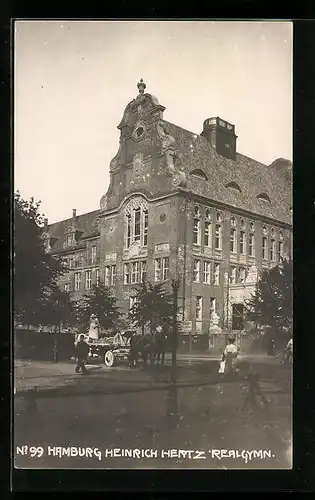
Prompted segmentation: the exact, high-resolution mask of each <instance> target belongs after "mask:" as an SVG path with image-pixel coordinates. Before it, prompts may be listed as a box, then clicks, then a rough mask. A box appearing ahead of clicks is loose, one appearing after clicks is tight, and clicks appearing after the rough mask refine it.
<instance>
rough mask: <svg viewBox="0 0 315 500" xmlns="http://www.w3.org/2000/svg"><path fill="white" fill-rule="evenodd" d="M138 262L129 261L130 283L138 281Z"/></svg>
mask: <svg viewBox="0 0 315 500" xmlns="http://www.w3.org/2000/svg"><path fill="white" fill-rule="evenodd" d="M139 278H140V274H139V262H138V261H137V262H132V263H131V283H139Z"/></svg>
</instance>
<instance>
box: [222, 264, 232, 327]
mask: <svg viewBox="0 0 315 500" xmlns="http://www.w3.org/2000/svg"><path fill="white" fill-rule="evenodd" d="M224 280H225V282H226V330H227V331H228V329H229V300H230V297H229V296H230V282H229V272H228V271H226V272H225V273H224ZM223 300H224V299H223Z"/></svg>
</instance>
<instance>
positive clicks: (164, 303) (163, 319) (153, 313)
mask: <svg viewBox="0 0 315 500" xmlns="http://www.w3.org/2000/svg"><path fill="white" fill-rule="evenodd" d="M135 291H136V296H135V303H134V305H133V306H132V308H131V310H130V313H129V319H130V320H131V321H132V322H133V324H134V325H135V326H136V327H139V328H142V330H144V327H145V326H149V327H150V332H151V333H152V332H153V331H154V330H155V328H156V327H157V326H158V325H171V323H172V319H173V315H174V305H173V296H172V295H171V294H170V293H168V292H167V291H165V290H164V289H163V283H158V284H155V285H152V284H151V283H149V282H147V281H145V280H144V281H143V282H142V283H141V285H139V286H138V287H137V288H135Z"/></svg>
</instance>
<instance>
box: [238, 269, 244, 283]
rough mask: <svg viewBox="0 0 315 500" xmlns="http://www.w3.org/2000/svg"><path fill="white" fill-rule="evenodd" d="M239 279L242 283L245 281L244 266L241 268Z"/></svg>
mask: <svg viewBox="0 0 315 500" xmlns="http://www.w3.org/2000/svg"><path fill="white" fill-rule="evenodd" d="M239 281H240V283H245V268H244V267H240V268H239Z"/></svg>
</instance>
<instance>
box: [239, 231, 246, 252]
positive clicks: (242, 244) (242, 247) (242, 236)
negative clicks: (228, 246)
mask: <svg viewBox="0 0 315 500" xmlns="http://www.w3.org/2000/svg"><path fill="white" fill-rule="evenodd" d="M245 253H246V248H245V231H240V254H243V255H244V254H245Z"/></svg>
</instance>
